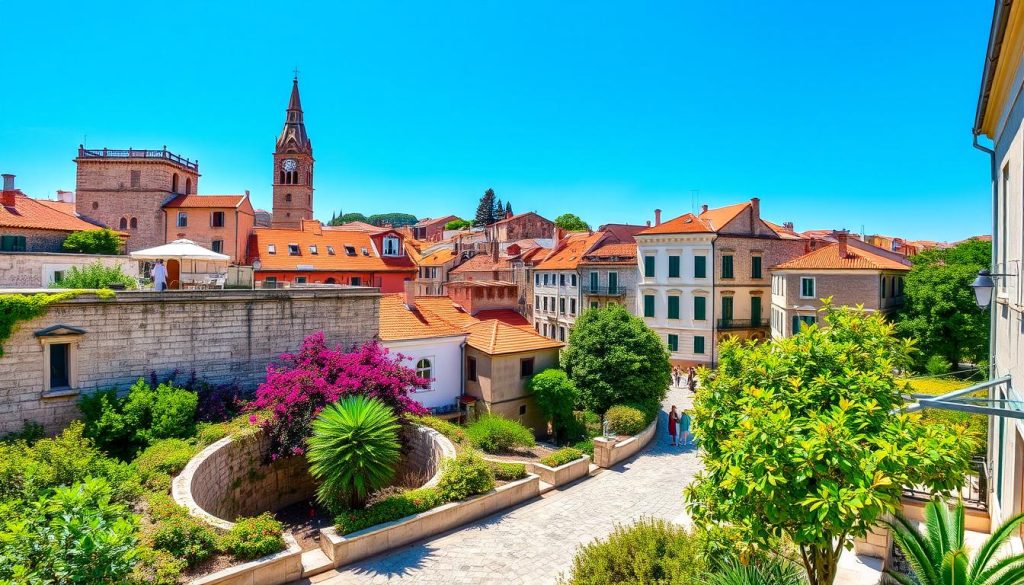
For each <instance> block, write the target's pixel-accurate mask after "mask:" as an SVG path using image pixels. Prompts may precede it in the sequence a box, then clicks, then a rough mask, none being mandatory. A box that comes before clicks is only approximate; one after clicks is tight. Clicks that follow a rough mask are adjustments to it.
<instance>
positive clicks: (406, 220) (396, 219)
mask: <svg viewBox="0 0 1024 585" xmlns="http://www.w3.org/2000/svg"><path fill="white" fill-rule="evenodd" d="M366 221H367V222H368V223H371V224H373V225H376V226H385V225H390V226H391V227H396V228H399V227H402V226H404V225H412V224H414V223H416V222H417V221H419V220H418V219H416V216H415V215H412V214H411V213H375V214H373V215H371V216H370V217H368V218H366Z"/></svg>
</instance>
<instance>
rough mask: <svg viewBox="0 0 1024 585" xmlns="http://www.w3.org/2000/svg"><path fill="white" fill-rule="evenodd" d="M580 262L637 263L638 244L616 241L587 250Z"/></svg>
mask: <svg viewBox="0 0 1024 585" xmlns="http://www.w3.org/2000/svg"><path fill="white" fill-rule="evenodd" d="M580 264H636V244H628V243H615V244H605V245H603V246H598V247H597V248H594V249H593V250H591V251H589V252H587V254H586V255H585V256H584V258H583V261H582V262H580Z"/></svg>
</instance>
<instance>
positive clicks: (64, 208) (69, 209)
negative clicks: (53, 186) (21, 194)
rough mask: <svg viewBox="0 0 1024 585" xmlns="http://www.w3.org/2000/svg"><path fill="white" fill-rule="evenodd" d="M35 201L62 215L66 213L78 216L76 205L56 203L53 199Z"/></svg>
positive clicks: (63, 202)
mask: <svg viewBox="0 0 1024 585" xmlns="http://www.w3.org/2000/svg"><path fill="white" fill-rule="evenodd" d="M33 201H36V202H39V203H42V204H43V205H45V206H47V207H49V208H50V209H54V210H56V211H59V212H61V213H66V214H68V215H75V216H77V215H78V212H77V211H75V204H74V203H67V202H65V201H54V200H53V199H34V200H33Z"/></svg>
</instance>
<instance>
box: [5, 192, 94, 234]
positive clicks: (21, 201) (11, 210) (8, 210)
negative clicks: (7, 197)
mask: <svg viewBox="0 0 1024 585" xmlns="http://www.w3.org/2000/svg"><path fill="white" fill-rule="evenodd" d="M52 203H57V202H54V201H50V202H47V203H42V202H40V201H37V200H35V199H32V198H31V197H28V196H26V195H25V194H24V193H21V192H20V191H15V195H14V207H5V206H3V205H0V227H4V228H21V229H36V230H56V231H61V232H77V231H83V230H98V229H100V226H98V225H95V224H92V223H89V222H87V221H85V220H84V219H82V218H80V217H78V216H77V215H74V214H71V213H67V212H66V211H64V210H63V209H61V207H59V206H55V205H51V204H52Z"/></svg>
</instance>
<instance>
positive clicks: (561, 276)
mask: <svg viewBox="0 0 1024 585" xmlns="http://www.w3.org/2000/svg"><path fill="white" fill-rule="evenodd" d="M558 285H559V286H565V275H564V274H559V275H558Z"/></svg>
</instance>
